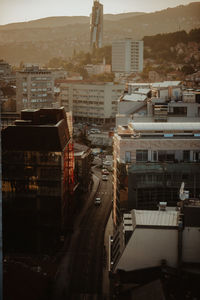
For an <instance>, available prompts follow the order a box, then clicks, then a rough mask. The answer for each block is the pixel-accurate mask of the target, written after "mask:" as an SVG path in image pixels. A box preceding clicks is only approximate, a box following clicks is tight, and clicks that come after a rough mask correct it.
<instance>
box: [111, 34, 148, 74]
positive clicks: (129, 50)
mask: <svg viewBox="0 0 200 300" xmlns="http://www.w3.org/2000/svg"><path fill="white" fill-rule="evenodd" d="M143 47H144V42H143V41H134V40H132V39H129V38H127V39H124V40H116V41H113V42H112V71H113V72H116V73H127V74H129V73H137V72H142V71H143Z"/></svg>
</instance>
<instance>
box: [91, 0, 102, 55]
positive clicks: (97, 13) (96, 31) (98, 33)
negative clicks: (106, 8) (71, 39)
mask: <svg viewBox="0 0 200 300" xmlns="http://www.w3.org/2000/svg"><path fill="white" fill-rule="evenodd" d="M102 43H103V5H102V4H101V3H100V2H99V1H98V0H94V3H93V7H92V14H91V18H90V48H91V51H92V50H93V49H95V48H101V47H102Z"/></svg>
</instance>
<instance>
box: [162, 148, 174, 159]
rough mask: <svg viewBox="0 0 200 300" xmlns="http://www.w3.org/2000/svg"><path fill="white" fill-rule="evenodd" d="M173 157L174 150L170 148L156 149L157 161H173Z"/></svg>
mask: <svg viewBox="0 0 200 300" xmlns="http://www.w3.org/2000/svg"><path fill="white" fill-rule="evenodd" d="M174 159H175V153H174V151H171V150H168V151H165V150H161V151H158V161H174Z"/></svg>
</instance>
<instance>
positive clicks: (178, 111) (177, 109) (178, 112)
mask: <svg viewBox="0 0 200 300" xmlns="http://www.w3.org/2000/svg"><path fill="white" fill-rule="evenodd" d="M174 114H175V115H187V107H174Z"/></svg>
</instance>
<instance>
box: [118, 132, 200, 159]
mask: <svg viewBox="0 0 200 300" xmlns="http://www.w3.org/2000/svg"><path fill="white" fill-rule="evenodd" d="M114 141H115V145H116V147H117V149H118V159H119V160H120V161H122V162H125V153H126V152H127V151H128V152H130V157H131V161H130V162H131V163H134V162H136V150H139V149H141V150H143V149H144V150H148V160H149V161H153V160H152V155H153V153H152V152H153V151H156V150H182V151H184V150H190V151H191V157H192V151H199V149H200V141H199V140H195V139H192V138H191V139H189V138H187V139H184V140H183V139H175V138H172V139H169V138H166V139H164V138H160V139H159V138H157V139H156V138H154V139H140V138H133V139H131V138H127V139H125V138H123V139H121V138H120V137H119V138H118V137H117V135H115V138H114ZM114 147H115V146H114ZM191 161H193V159H192V158H191Z"/></svg>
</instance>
